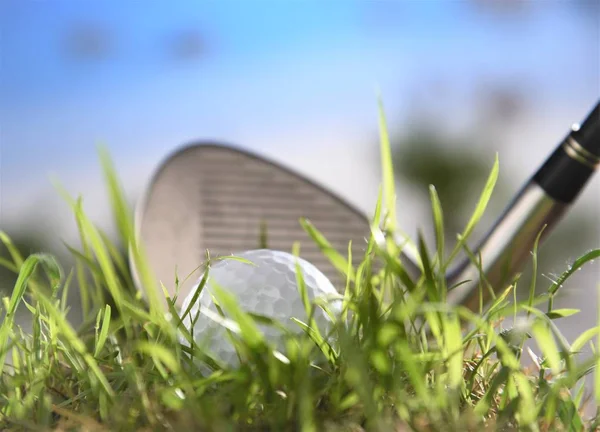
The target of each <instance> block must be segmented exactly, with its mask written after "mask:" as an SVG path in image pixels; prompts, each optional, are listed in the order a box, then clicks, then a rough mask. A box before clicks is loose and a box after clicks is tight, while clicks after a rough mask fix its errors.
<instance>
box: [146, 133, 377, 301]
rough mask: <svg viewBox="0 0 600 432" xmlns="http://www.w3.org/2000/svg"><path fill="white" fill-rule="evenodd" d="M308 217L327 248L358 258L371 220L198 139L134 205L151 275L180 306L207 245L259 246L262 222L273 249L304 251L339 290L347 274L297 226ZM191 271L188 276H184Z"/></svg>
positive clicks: (263, 164)
mask: <svg viewBox="0 0 600 432" xmlns="http://www.w3.org/2000/svg"><path fill="white" fill-rule="evenodd" d="M300 218H307V219H308V220H310V221H311V222H312V224H313V225H314V226H315V227H316V228H317V229H318V230H319V231H321V232H322V234H323V235H324V236H325V238H327V240H328V241H329V242H330V243H331V245H332V246H333V247H334V248H335V249H336V250H337V251H339V252H340V253H342V254H345V252H346V251H347V249H348V242H349V241H352V244H353V261H354V264H355V265H357V264H359V263H360V262H361V261H362V258H363V255H364V249H365V247H366V240H365V239H366V238H368V237H369V235H370V226H369V220H368V218H367V217H366V216H365V215H364V214H363V213H361V212H360V211H359V210H357V209H355V208H354V207H352V206H351V205H350V204H348V203H346V202H345V201H343V200H342V199H341V198H339V197H337V196H336V195H334V194H332V193H331V192H329V191H327V190H326V189H324V188H323V187H321V186H319V185H318V184H316V183H314V182H311V181H309V180H308V179H306V178H304V177H303V176H301V175H300V174H297V173H295V172H293V171H291V170H289V169H288V168H285V167H283V166H282V165H279V164H277V163H275V162H272V161H269V160H267V159H265V158H263V157H261V156H258V155H255V154H252V153H250V152H247V151H244V150H241V149H238V148H235V147H233V146H231V145H228V144H223V143H214V142H199V143H195V144H192V145H189V146H186V147H184V148H182V149H180V150H179V151H177V152H175V153H174V154H172V155H171V156H170V157H168V158H167V159H166V160H165V161H164V162H163V163H162V164H161V166H160V167H159V169H158V170H157V172H156V174H155V175H154V177H153V179H152V181H151V183H150V185H149V187H148V189H147V190H146V193H145V196H144V198H143V199H142V200H141V201H140V202H139V203H138V206H137V209H136V231H137V235H138V239H139V240H141V241H142V242H143V245H144V248H145V250H146V255H147V257H148V261H149V265H150V267H151V268H152V270H153V272H154V274H155V276H156V278H157V279H158V280H159V281H160V282H162V284H163V285H164V286H165V287H166V288H167V290H168V292H169V294H170V295H173V294H174V292H175V274H176V273H177V275H178V279H179V280H180V286H179V293H180V294H179V296H178V301H177V304H181V303H182V302H183V299H184V298H185V295H186V294H187V292H188V291H189V290H190V289H191V287H192V286H193V285H194V284H195V282H196V280H197V279H198V277H199V276H200V271H201V270H196V271H194V270H195V269H197V268H198V267H199V266H200V265H201V263H202V262H203V261H204V260H205V253H206V250H207V249H208V250H209V251H210V255H211V256H220V255H228V254H231V253H235V252H240V251H243V250H249V249H256V248H258V247H260V242H261V237H263V238H264V237H265V236H264V229H265V227H266V242H267V246H268V247H269V248H270V249H276V250H283V251H288V252H289V251H291V249H292V246H293V243H294V242H299V243H300V251H301V256H302V257H303V258H305V259H307V260H308V261H310V262H312V263H313V264H314V265H315V266H316V267H317V268H319V269H320V270H321V271H323V273H324V274H325V275H326V276H327V277H328V278H330V280H331V281H332V283H333V284H334V286H336V288H338V289H340V290H343V289H344V287H345V278H344V277H343V275H341V274H340V272H339V271H338V270H337V269H335V268H334V267H333V265H332V264H331V263H330V262H329V260H328V259H327V258H326V257H325V256H324V255H323V254H322V252H321V251H320V250H319V249H318V246H317V245H316V243H315V242H314V241H313V240H312V239H311V238H310V237H309V235H308V234H307V233H306V232H305V231H304V229H303V228H302V226H301V225H300V222H299V219H300ZM188 276H189V277H188Z"/></svg>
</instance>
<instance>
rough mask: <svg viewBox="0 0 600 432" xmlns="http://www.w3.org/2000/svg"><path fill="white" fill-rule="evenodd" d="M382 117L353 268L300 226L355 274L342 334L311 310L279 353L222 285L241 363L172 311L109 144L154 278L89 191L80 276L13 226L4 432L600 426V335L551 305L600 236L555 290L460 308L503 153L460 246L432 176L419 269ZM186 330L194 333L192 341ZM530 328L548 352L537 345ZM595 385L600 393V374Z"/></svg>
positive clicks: (77, 204) (4, 330)
mask: <svg viewBox="0 0 600 432" xmlns="http://www.w3.org/2000/svg"><path fill="white" fill-rule="evenodd" d="M381 114H382V115H381V117H380V120H381V121H380V126H381V137H382V140H381V156H382V165H383V168H384V169H383V173H384V179H383V184H384V188H383V190H382V192H381V194H380V198H379V200H378V203H377V206H376V209H375V212H374V217H373V224H372V236H371V238H369V239H368V242H367V243H366V247H365V252H364V257H363V258H362V263H361V264H360V265H359V266H357V267H353V266H352V265H351V263H352V262H353V259H352V256H351V255H350V250H351V249H350V248H348V251H336V250H334V249H332V248H331V246H330V244H329V243H328V241H327V239H326V238H324V237H323V235H321V234H320V233H319V231H318V227H315V226H313V225H312V224H310V222H309V221H302V224H303V226H304V227H305V229H306V230H307V232H308V233H309V234H310V235H311V236H312V238H313V239H314V240H315V242H316V243H317V244H318V245H319V247H320V248H321V249H322V251H323V253H324V254H325V255H326V256H327V257H328V258H329V259H330V260H331V262H332V263H333V264H334V266H335V267H336V268H337V269H338V270H339V271H340V272H342V273H344V274H345V275H346V276H347V283H346V285H345V286H343V287H339V291H340V293H341V294H342V296H343V297H342V298H343V312H342V315H341V318H340V320H339V325H337V326H335V328H334V329H333V330H332V332H331V334H330V335H326V334H324V333H322V329H318V328H317V327H316V325H315V324H314V321H313V320H310V319H309V320H308V322H307V323H303V322H300V321H296V322H297V324H298V333H285V335H284V336H285V340H286V343H285V347H286V349H285V350H276V349H275V347H274V345H271V343H270V342H269V341H268V340H267V339H266V338H264V337H263V335H262V334H261V332H260V331H259V330H258V325H257V324H258V323H261V324H265V323H267V324H272V325H274V326H277V323H273V322H270V321H269V320H268V319H267V318H265V317H259V316H255V315H251V314H248V313H246V312H245V311H244V309H243V305H239V304H237V302H236V301H235V298H234V297H232V296H231V295H230V294H228V293H227V292H226V291H217V292H216V296H217V299H218V301H219V306H220V309H221V310H222V312H223V314H227V316H228V317H229V318H228V319H222V320H221V322H223V323H225V324H227V325H228V329H229V331H230V334H231V336H232V338H233V343H234V344H235V347H236V349H237V351H238V354H239V357H240V359H241V366H238V367H228V366H226V365H223V364H221V362H220V361H219V359H218V358H215V356H213V355H211V353H210V352H208V351H207V350H204V349H203V348H202V347H201V346H200V345H199V344H197V343H196V342H195V340H194V338H193V337H192V335H191V334H190V333H189V332H187V330H186V329H185V328H184V327H182V325H181V318H182V317H183V315H185V314H186V312H187V311H178V310H177V309H176V308H175V306H174V301H175V299H173V298H168V297H166V300H167V301H166V303H167V307H168V308H169V312H170V315H166V314H165V313H164V309H163V308H162V306H161V305H162V302H163V299H161V298H160V296H165V294H164V292H165V290H163V289H162V287H160V286H157V284H156V283H155V282H154V279H153V278H152V276H151V269H149V268H148V265H147V263H146V260H145V258H144V251H143V247H142V245H139V244H137V243H136V242H135V239H134V227H133V219H132V216H131V211H130V209H129V208H128V206H127V205H126V202H125V199H124V196H123V192H122V190H121V187H120V186H119V182H118V180H117V176H116V174H115V172H114V170H113V168H112V165H111V163H110V160H109V158H108V156H107V155H106V153H105V152H102V154H101V161H102V165H103V167H104V172H105V174H106V179H107V185H108V190H109V192H110V197H111V202H112V207H113V210H114V216H115V221H116V223H117V226H118V229H119V234H120V239H119V242H120V243H121V244H123V245H126V246H128V248H129V255H130V257H131V259H132V260H133V262H135V265H136V268H137V269H138V271H139V276H140V280H141V281H142V284H143V286H144V287H145V290H144V293H143V296H140V295H138V293H137V292H136V289H135V288H134V283H133V280H132V277H131V274H130V272H129V269H128V258H127V257H125V256H123V254H122V253H120V252H119V248H118V247H117V246H116V245H115V244H113V243H112V242H111V241H110V240H109V239H108V237H107V236H106V235H104V233H102V232H101V231H100V230H98V228H96V227H95V226H94V224H93V223H92V222H91V221H90V220H89V219H88V217H87V216H86V214H85V212H84V211H83V206H82V201H81V200H80V199H72V198H70V197H68V196H67V195H66V194H65V198H66V199H67V202H68V203H69V205H71V207H72V209H73V214H74V216H75V219H76V222H77V225H78V227H79V230H80V235H81V245H80V246H79V247H77V248H74V247H70V250H71V252H72V253H73V255H74V257H75V259H76V264H75V266H74V268H73V269H72V270H70V271H69V272H66V273H65V272H64V271H63V269H62V268H61V266H60V265H59V263H58V262H56V260H55V259H53V257H52V256H49V255H46V254H33V255H30V256H28V257H27V258H25V257H23V256H21V254H20V253H19V251H18V250H17V249H16V248H15V247H14V246H13V244H12V243H11V241H10V239H9V238H8V237H7V236H6V235H1V236H0V240H1V241H2V243H3V244H4V246H5V247H6V248H7V249H8V252H9V254H10V257H11V259H10V260H4V261H0V264H2V265H4V266H5V267H7V268H9V269H11V270H13V271H15V272H17V273H18V280H17V282H16V284H15V286H14V289H13V290H12V295H11V296H10V298H5V299H3V303H2V313H3V315H4V318H3V321H2V324H1V326H0V349H1V352H0V367H1V368H2V372H3V373H2V377H1V379H0V423H1V426H2V429H3V430H5V429H15V430H105V431H118V430H123V431H130V430H215V431H230V430H257V431H258V430H260V431H262V430H273V431H285V430H298V431H305V432H309V431H342V430H344V431H359V430H368V431H393V430H396V431H405V430H406V431H407V430H415V431H465V430H478V431H483V430H531V431H536V430H541V431H545V430H565V431H580V430H592V429H593V428H595V427H596V426H595V425H596V423H595V422H596V419H595V418H591V419H590V418H584V416H583V415H582V412H583V409H584V406H585V405H586V403H589V402H588V393H590V391H588V392H587V393H586V390H585V388H584V387H583V379H584V378H585V376H586V375H588V374H590V373H593V371H594V370H595V368H596V364H597V363H598V361H600V357H598V356H595V355H594V356H592V357H591V358H588V359H581V358H580V356H579V355H578V354H579V352H580V351H581V350H582V349H584V348H585V347H586V346H588V345H591V346H593V344H594V338H600V333H599V331H598V328H593V329H590V330H588V331H586V332H584V333H583V334H582V335H581V336H580V337H579V338H577V339H576V340H575V341H573V343H572V344H569V343H568V342H567V341H566V339H565V338H564V337H563V336H562V335H561V333H560V331H559V330H558V328H557V326H556V325H555V324H554V321H555V320H557V319H560V318H562V317H565V316H569V315H572V314H574V313H576V312H577V311H574V310H570V309H554V307H553V300H554V298H555V297H556V295H557V294H558V292H559V289H560V287H561V286H562V284H563V283H564V282H565V280H566V279H567V278H568V277H569V276H570V275H572V274H573V273H574V272H575V271H576V270H577V269H578V268H580V267H581V266H582V265H584V264H585V263H586V262H589V261H591V260H593V259H595V258H598V257H600V249H597V250H593V251H590V252H588V253H586V254H584V255H583V256H582V257H581V258H579V259H578V260H576V261H575V262H574V263H573V265H572V266H571V267H570V268H569V269H568V270H567V271H565V273H563V274H562V275H561V276H560V277H559V278H558V280H557V281H556V282H555V283H553V284H552V285H551V286H549V287H548V289H547V291H546V293H545V294H543V295H541V296H537V297H536V296H534V292H535V289H536V284H537V282H536V281H535V279H534V281H533V283H532V284H531V286H530V287H518V286H517V284H518V282H517V283H516V284H515V285H513V286H510V287H507V289H506V290H505V291H504V292H503V293H502V294H501V295H500V296H498V297H497V298H496V299H494V300H493V301H492V302H491V304H489V305H487V306H486V307H485V309H484V310H483V313H482V314H475V313H473V312H471V311H469V310H467V309H465V308H462V307H451V306H449V305H447V304H446V303H445V302H444V299H445V298H446V292H447V289H448V288H447V287H446V285H445V281H444V278H443V273H444V269H445V268H447V266H448V265H450V264H451V263H452V261H453V259H454V258H455V256H456V254H457V253H458V252H460V250H462V249H464V248H466V246H465V245H466V240H467V237H468V235H469V234H470V232H471V231H472V230H473V227H474V226H475V224H476V223H477V222H478V220H479V218H480V217H481V215H482V213H483V211H484V209H485V206H486V203H487V202H488V200H489V197H490V195H491V193H492V190H493V186H494V182H495V178H496V176H497V173H498V164H497V160H496V162H495V163H494V166H493V169H492V170H491V174H490V177H489V179H488V182H487V183H486V185H484V186H482V190H483V192H482V194H481V197H480V200H479V203H478V205H477V206H476V208H475V210H474V211H473V217H472V218H471V219H470V220H469V222H468V223H467V225H466V228H465V230H464V232H463V233H462V234H461V235H459V236H458V241H457V243H456V247H455V248H454V250H453V252H452V253H451V254H450V256H444V249H445V247H444V245H445V242H446V241H447V240H445V239H444V237H443V232H444V229H443V226H444V225H443V210H442V207H441V204H440V201H439V199H438V198H437V194H436V191H435V188H434V187H433V186H432V187H431V188H430V194H431V200H432V215H433V221H432V227H433V229H434V230H435V233H436V245H435V248H434V251H433V253H432V252H431V251H429V250H428V248H427V245H426V244H425V242H424V241H422V239H418V241H417V242H416V243H413V242H410V241H407V244H406V246H405V247H410V248H412V249H413V250H415V251H417V252H418V254H419V257H420V265H421V266H422V268H423V270H424V272H423V276H422V277H421V278H420V279H419V280H411V278H410V277H408V274H407V273H406V271H405V270H404V267H403V263H402V262H401V261H400V260H399V258H398V257H399V250H400V245H398V244H397V243H396V242H395V241H394V240H393V239H394V238H398V228H397V226H396V218H395V214H394V209H395V199H396V196H395V192H394V179H393V174H392V173H393V170H392V169H391V168H392V167H391V156H390V151H389V142H388V140H387V133H386V125H385V118H384V116H383V109H381ZM294 252H295V253H299V254H300V255H301V251H298V250H297V249H295V250H294ZM535 252H536V251H534V256H535ZM209 262H210V260H209ZM299 282H300V283H299V287H300V291H301V292H300V293H299V295H301V296H302V298H303V299H304V300H305V306H306V308H307V310H308V312H311V311H312V310H313V309H314V308H316V307H324V305H322V304H311V303H310V302H309V301H308V300H307V297H306V295H305V294H306V293H305V291H304V284H303V281H302V280H301V278H300V279H299ZM75 283H76V284H77V285H78V287H79V289H80V290H81V302H82V304H81V308H82V310H83V311H84V315H85V316H84V323H83V324H82V325H81V326H80V327H78V328H73V326H72V325H71V324H70V322H69V321H68V319H67V314H68V311H69V308H70V306H69V305H68V304H67V300H66V299H67V295H68V291H69V288H70V287H71V286H72V285H74V284H75ZM200 286H203V284H201V285H200ZM522 288H525V289H528V290H529V292H530V293H531V295H530V296H529V297H528V298H527V299H526V300H525V301H522V302H517V301H516V300H513V296H514V292H515V290H517V289H522ZM515 298H516V297H515ZM17 313H20V314H27V316H28V317H29V319H30V320H31V325H32V326H31V328H32V331H31V332H30V333H28V334H25V333H24V331H23V330H22V329H21V328H19V327H18V326H17V325H16V324H15V315H16V314H17ZM309 315H310V313H309ZM517 315H519V316H525V317H528V321H527V323H526V324H524V325H521V326H518V327H515V328H512V329H503V328H502V322H503V320H504V319H505V318H510V317H515V316H517ZM217 318H218V317H217ZM232 321H234V323H235V324H236V325H231V324H232ZM178 332H179V333H180V334H181V335H182V337H184V338H185V340H186V341H187V343H184V344H182V343H180V340H179V339H178ZM282 332H283V330H282ZM196 336H198V335H196ZM327 336H331V338H328V337H327ZM527 339H530V341H533V342H534V344H533V345H534V348H535V347H537V349H538V351H539V352H541V353H542V357H541V358H537V357H535V356H534V355H532V354H530V353H531V351H530V350H529V348H527V347H526V346H525V342H526V340H527ZM332 340H333V341H335V342H331V341H332ZM328 341H329V342H328ZM594 352H595V351H594ZM8 356H11V357H12V359H11V361H10V362H7V358H8ZM528 358H534V359H535V362H534V361H531V360H527V359H528ZM595 387H596V394H598V393H599V392H600V385H599V384H596V386H595ZM599 400H600V398H599Z"/></svg>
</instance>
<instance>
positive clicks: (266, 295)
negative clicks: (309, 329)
mask: <svg viewBox="0 0 600 432" xmlns="http://www.w3.org/2000/svg"><path fill="white" fill-rule="evenodd" d="M233 256H234V257H240V258H243V259H245V260H247V261H250V263H251V264H250V263H248V262H243V261H240V260H237V259H231V258H224V259H223V260H221V261H218V262H216V263H215V264H211V266H210V269H209V271H208V278H207V281H206V285H205V286H204V288H203V290H202V292H201V293H200V295H199V297H198V299H197V300H196V302H195V304H193V305H192V307H191V309H190V314H189V315H188V316H186V317H185V318H184V320H183V322H184V325H185V326H186V327H187V328H188V330H191V327H192V324H193V330H194V338H195V339H196V340H199V341H203V340H204V339H205V338H206V336H207V334H208V335H209V337H208V343H209V344H208V347H209V348H210V350H211V352H212V353H214V354H216V355H218V357H219V358H220V359H221V360H223V361H225V362H226V363H229V364H233V363H235V362H236V358H237V357H236V353H235V349H234V347H233V346H232V344H231V342H230V341H229V340H228V338H227V334H226V329H225V328H224V327H223V326H222V325H220V324H218V323H217V322H215V321H214V320H213V319H211V318H209V317H207V316H206V315H205V314H203V313H201V312H200V306H202V309H203V310H204V308H206V309H208V310H210V311H212V312H213V313H215V314H218V313H219V312H218V310H217V308H216V307H215V304H214V303H213V299H212V294H213V290H214V288H213V287H214V286H215V285H216V286H218V287H219V288H221V289H223V290H226V291H228V292H229V293H231V294H233V295H234V296H235V298H236V300H237V302H238V304H239V305H240V307H241V308H242V309H243V310H245V311H246V312H251V313H254V314H260V315H263V316H266V317H269V318H272V319H274V320H276V321H278V322H279V323H281V324H283V325H284V326H286V327H287V328H288V329H290V330H292V331H296V332H301V331H302V329H301V327H300V326H299V325H298V323H296V322H294V321H293V320H292V319H291V318H292V317H294V318H297V319H298V320H300V321H303V322H305V323H306V320H307V318H308V317H307V315H306V310H305V307H304V303H303V301H302V297H301V294H300V291H299V289H298V283H297V279H296V263H298V264H299V268H300V271H301V272H302V277H303V280H304V284H305V286H306V292H307V295H308V298H309V301H311V302H313V301H314V300H315V299H317V298H322V299H324V300H326V301H327V307H328V309H329V310H330V311H331V313H332V314H333V315H337V314H339V312H340V311H341V301H340V300H339V294H338V292H337V291H336V289H335V288H334V287H333V285H332V284H331V282H330V281H329V279H328V278H327V277H326V276H325V275H324V274H323V273H322V272H321V271H320V270H319V269H317V268H316V267H315V266H314V265H313V264H311V263H310V262H308V261H306V260H304V259H302V258H299V257H296V256H294V255H292V254H289V253H287V252H282V251H275V250H269V249H258V250H250V251H245V252H240V253H236V254H233ZM201 280H202V276H201V277H200V279H199V282H198V283H197V284H196V285H195V286H194V288H193V289H192V290H191V291H190V293H189V294H188V296H187V297H186V299H185V300H184V302H183V305H182V311H184V312H185V311H186V310H187V309H188V307H189V305H190V303H191V301H192V300H193V297H194V294H195V292H196V289H197V287H198V286H199V284H200V281H201ZM335 297H337V299H334V298H335ZM332 299H333V300H332ZM225 316H226V317H227V314H226V313H225ZM313 316H314V319H315V322H316V324H317V326H318V327H319V329H320V330H321V331H322V332H326V331H327V329H328V328H329V325H330V324H331V318H330V317H329V316H328V315H327V313H325V312H324V311H323V310H322V309H321V308H320V307H318V306H315V310H314V314H313ZM194 321H195V323H194ZM258 327H259V328H260V329H261V331H262V332H263V334H264V335H265V337H266V338H267V339H269V340H271V341H274V340H275V341H276V339H277V337H278V336H279V335H281V331H280V330H278V329H276V328H273V327H271V326H267V325H258Z"/></svg>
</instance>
